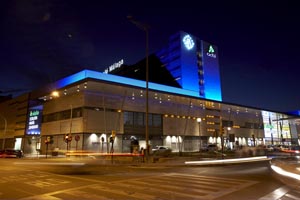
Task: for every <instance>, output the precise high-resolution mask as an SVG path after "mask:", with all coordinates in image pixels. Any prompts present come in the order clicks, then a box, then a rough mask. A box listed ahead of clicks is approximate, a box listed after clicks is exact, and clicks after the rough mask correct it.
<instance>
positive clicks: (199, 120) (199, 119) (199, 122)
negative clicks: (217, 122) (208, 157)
mask: <svg viewBox="0 0 300 200" xmlns="http://www.w3.org/2000/svg"><path fill="white" fill-rule="evenodd" d="M197 122H198V124H199V152H201V150H202V149H201V147H202V144H201V142H202V141H201V118H200V117H199V118H197Z"/></svg>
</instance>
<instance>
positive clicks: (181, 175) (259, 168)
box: [0, 159, 300, 200]
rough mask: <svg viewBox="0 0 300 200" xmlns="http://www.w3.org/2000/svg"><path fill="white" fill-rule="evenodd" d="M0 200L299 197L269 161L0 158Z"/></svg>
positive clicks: (298, 192) (232, 199) (207, 199)
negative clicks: (205, 162)
mask: <svg viewBox="0 0 300 200" xmlns="http://www.w3.org/2000/svg"><path fill="white" fill-rule="evenodd" d="M0 166H1V172H0V176H1V179H0V199H47V200H48V199H55V200H58V199H80V200H84V199H143V200H144V199H156V200H158V199H159V200H162V199H168V200H170V199H171V200H172V199H174V200H175V199H205V200H209V199H217V200H219V199H222V200H227V199H228V200H235V199H238V200H241V199H288V198H289V199H300V191H298V189H297V188H293V187H291V186H293V185H290V186H289V185H287V184H286V183H285V182H282V181H281V180H280V179H278V178H277V175H275V174H274V173H273V172H272V170H271V169H270V167H269V162H267V161H264V162H255V163H244V164H234V165H221V166H177V165H174V166H170V165H168V166H164V165H155V164H152V165H126V164H110V165H107V164H103V163H101V162H98V161H97V160H95V161H85V160H75V161H70V160H67V159H65V160H61V159H60V160H57V162H56V161H55V160H51V161H49V160H45V159H0Z"/></svg>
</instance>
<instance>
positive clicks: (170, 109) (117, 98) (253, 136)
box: [0, 32, 300, 154]
mask: <svg viewBox="0 0 300 200" xmlns="http://www.w3.org/2000/svg"><path fill="white" fill-rule="evenodd" d="M174 37H175V38H176V37H177V38H180V40H181V41H182V42H184V41H185V40H186V39H184V38H185V34H184V33H182V32H181V33H180V34H179V36H174ZM190 37H191V38H190V39H189V42H187V43H188V45H187V46H188V47H189V48H191V46H193V45H192V44H193V43H192V41H191V40H193V41H195V42H194V45H195V46H200V47H197V49H198V50H196V49H195V50H193V51H194V53H192V54H190V52H182V51H188V49H187V50H182V49H183V48H186V47H185V46H181V47H180V48H177V50H178V49H179V51H180V52H181V54H182V55H180V56H179V57H180V58H174V59H170V57H172V55H173V54H176V52H175V51H173V50H172V48H169V47H168V48H167V49H169V50H170V49H171V50H170V51H168V50H166V49H162V50H161V51H158V53H157V54H156V55H154V56H153V58H154V59H153V60H154V61H153V60H152V62H153V63H158V64H159V65H158V66H160V70H159V72H162V73H163V75H164V76H162V77H160V78H157V80H155V77H157V76H152V77H151V75H150V78H149V80H150V82H149V88H148V89H149V95H148V102H149V112H148V130H149V143H150V145H151V146H152V147H153V146H156V145H167V146H170V147H171V148H172V149H173V150H174V151H188V152H193V151H199V149H200V148H201V146H203V145H205V144H209V143H215V144H217V145H218V146H221V145H222V144H223V145H224V146H225V147H226V148H234V147H236V146H241V145H242V146H257V145H267V144H285V145H298V144H299V134H300V126H299V125H300V120H299V118H298V115H295V114H287V113H278V112H273V111H268V110H264V109H260V108H252V107H246V106H242V105H236V104H230V103H226V102H222V98H221V97H222V94H221V85H220V81H219V80H220V76H219V72H218V65H217V63H218V62H217V61H211V62H212V63H210V64H207V63H209V61H210V59H211V58H208V57H210V56H212V55H210V56H209V55H208V54H215V55H216V56H213V57H215V58H218V56H217V55H218V54H217V48H216V46H214V45H210V44H208V43H205V42H202V46H201V45H200V44H201V42H200V43H199V42H197V41H198V40H197V39H195V38H194V37H193V36H191V35H190ZM171 41H173V42H174V45H175V43H176V42H175V41H174V40H171ZM177 42H178V41H177ZM171 44H173V43H172V42H171ZM181 45H182V44H181ZM183 45H185V43H183ZM175 46H176V45H175ZM177 46H178V44H177ZM195 46H194V47H195ZM199 48H200V49H201V51H200V53H199ZM185 54H186V55H185ZM199 54H201V56H199ZM204 54H206V56H205V55H204ZM185 56H186V58H185ZM168 57H169V58H168ZM182 57H183V58H185V59H182ZM213 57H212V58H213ZM167 58H168V59H167ZM164 59H166V60H164ZM189 60H194V61H195V62H194V64H193V66H192V64H190V65H189V64H188V61H189ZM178 62H180V64H179V65H178V67H172V66H175V65H176V64H174V63H177V64H178ZM199 62H200V63H202V64H199ZM121 63H122V62H121ZM121 63H119V64H120V65H118V66H117V67H116V66H115V67H112V68H111V69H113V70H111V71H114V70H116V71H115V72H118V73H124V76H120V75H113V74H107V73H101V72H97V71H91V70H83V71H80V72H78V73H76V74H72V75H70V76H68V77H66V78H63V79H61V80H58V81H57V82H55V83H52V84H50V85H49V86H45V87H43V88H40V89H38V90H35V91H31V92H30V93H26V94H23V95H21V96H19V97H16V98H13V99H10V100H7V101H4V102H1V103H0V131H1V132H0V134H1V135H0V139H1V140H0V142H1V147H2V148H3V147H5V148H8V147H9V148H16V149H22V150H23V151H24V153H25V154H37V153H42V154H45V153H46V152H47V153H48V152H49V153H50V152H53V151H57V150H62V151H67V150H85V151H93V152H111V151H112V150H113V151H114V152H131V151H132V146H133V145H138V147H139V148H140V147H144V148H145V147H146V143H145V140H146V138H145V130H146V129H145V127H146V121H145V120H146V115H145V113H146V112H145V107H146V95H145V93H146V83H145V81H144V80H143V76H142V75H143V74H144V72H143V73H140V78H133V77H131V78H129V77H125V75H127V76H129V75H130V74H131V75H132V74H133V73H132V70H137V71H136V72H138V71H143V67H140V66H142V65H140V64H139V63H138V64H137V65H134V66H129V67H128V68H124V69H122V64H121ZM150 63H151V61H150ZM161 66H163V67H161ZM123 67H124V66H123ZM151 67H152V66H151ZM186 67H187V68H190V70H187V71H186V72H184V69H185V68H186ZM211 68H212V69H211ZM178 69H181V70H178ZM126 70H128V71H126ZM156 72H157V71H156ZM137 74H139V72H138V73H137ZM150 74H151V73H150ZM157 74H160V73H157ZM191 74H194V75H195V74H196V76H194V75H193V78H190V79H191V80H188V79H186V76H187V77H189V76H192V75H191ZM215 75H216V76H215ZM134 76H136V77H138V76H137V75H136V74H135V75H134ZM214 76H215V79H216V80H217V81H216V82H214V81H213V80H214ZM151 80H152V81H151ZM153 80H155V81H153ZM166 80H168V83H167V84H162V83H161V82H162V81H166ZM218 81H219V82H218ZM193 86H195V88H192V87H193ZM1 119H2V120H1ZM1 121H2V122H3V123H1ZM150 148H151V147H150Z"/></svg>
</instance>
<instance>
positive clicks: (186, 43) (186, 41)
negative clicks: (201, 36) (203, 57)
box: [182, 35, 195, 50]
mask: <svg viewBox="0 0 300 200" xmlns="http://www.w3.org/2000/svg"><path fill="white" fill-rule="evenodd" d="M182 42H183V44H184V46H185V48H187V50H191V49H192V48H193V47H194V46H195V42H194V40H193V38H192V37H191V36H190V35H185V36H184V37H183V39H182Z"/></svg>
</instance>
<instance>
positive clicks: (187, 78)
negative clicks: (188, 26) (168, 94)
mask: <svg viewBox="0 0 300 200" xmlns="http://www.w3.org/2000/svg"><path fill="white" fill-rule="evenodd" d="M149 58H150V59H149V66H150V67H149V81H150V82H154V83H159V84H164V85H170V86H174V87H179V88H182V89H185V90H191V91H196V92H198V93H199V95H200V97H201V98H205V99H210V100H216V101H222V90H221V79H220V70H219V54H218V48H217V46H215V45H213V44H210V43H208V42H205V41H203V40H200V39H198V38H197V37H195V36H192V35H191V34H188V33H185V32H183V31H180V32H178V33H176V34H174V35H172V36H171V37H170V38H169V42H168V45H167V46H166V47H164V48H162V49H161V50H159V51H157V52H156V53H154V54H153V55H150V57H149ZM115 65H117V63H115ZM145 65H146V64H145V60H143V61H141V62H138V63H137V64H135V65H131V66H126V65H123V66H121V65H119V67H117V68H114V69H113V70H105V72H106V73H110V74H115V75H119V76H125V77H129V78H134V79H139V80H145V74H146V73H145Z"/></svg>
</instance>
